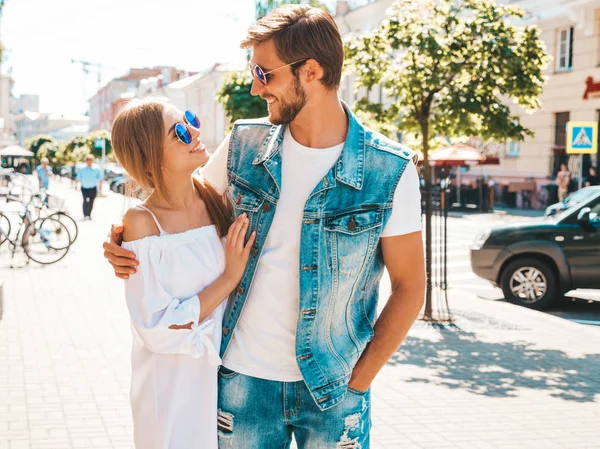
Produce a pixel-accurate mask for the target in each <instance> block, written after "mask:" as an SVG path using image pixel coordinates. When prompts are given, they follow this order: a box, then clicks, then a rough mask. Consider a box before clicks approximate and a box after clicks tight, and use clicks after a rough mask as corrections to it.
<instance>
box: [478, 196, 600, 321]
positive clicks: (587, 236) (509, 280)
mask: <svg viewBox="0 0 600 449" xmlns="http://www.w3.org/2000/svg"><path fill="white" fill-rule="evenodd" d="M471 266H472V268H473V272H474V273H475V274H476V275H477V276H480V277H482V278H484V279H487V280H489V281H491V282H492V283H493V284H494V285H497V286H499V287H500V288H502V291H503V292H504V297H505V298H506V299H507V300H509V301H512V302H515V303H519V304H522V305H524V306H526V307H530V308H532V309H538V310H541V309H546V308H548V307H550V306H551V305H552V304H553V303H554V302H555V301H556V300H557V299H559V298H562V297H563V295H564V294H565V293H566V292H568V291H569V290H573V289H576V288H590V289H600V192H597V193H596V194H594V195H593V196H591V197H590V198H589V199H587V200H585V201H583V202H582V203H579V204H577V205H575V206H573V207H571V208H569V209H567V210H565V211H562V212H559V213H558V214H557V215H555V216H554V217H548V218H546V219H544V220H540V221H535V222H529V223H515V224H511V225H507V226H502V227H498V228H494V229H489V230H488V231H486V232H484V233H482V234H480V235H478V236H477V238H476V239H475V242H474V243H473V245H472V246H471Z"/></svg>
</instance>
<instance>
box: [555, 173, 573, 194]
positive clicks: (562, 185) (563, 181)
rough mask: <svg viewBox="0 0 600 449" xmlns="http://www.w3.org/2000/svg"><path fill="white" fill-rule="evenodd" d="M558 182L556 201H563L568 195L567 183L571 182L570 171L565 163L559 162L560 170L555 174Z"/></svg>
mask: <svg viewBox="0 0 600 449" xmlns="http://www.w3.org/2000/svg"><path fill="white" fill-rule="evenodd" d="M556 183H557V184H558V201H563V200H564V199H565V198H566V197H567V196H568V195H569V184H570V183H571V173H570V172H569V169H568V168H567V164H560V171H559V172H558V174H557V175H556Z"/></svg>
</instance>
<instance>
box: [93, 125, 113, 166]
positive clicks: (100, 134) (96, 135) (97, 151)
mask: <svg viewBox="0 0 600 449" xmlns="http://www.w3.org/2000/svg"><path fill="white" fill-rule="evenodd" d="M96 139H105V141H106V156H107V157H108V158H109V159H112V152H113V151H112V144H111V140H110V132H109V131H107V130H105V129H101V130H98V131H94V132H92V133H91V134H90V135H89V136H87V138H86V146H87V147H88V148H90V150H91V153H92V154H93V155H94V156H95V157H97V158H99V157H102V148H96V145H95V142H96Z"/></svg>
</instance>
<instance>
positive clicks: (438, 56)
mask: <svg viewBox="0 0 600 449" xmlns="http://www.w3.org/2000/svg"><path fill="white" fill-rule="evenodd" d="M521 17H523V12H522V11H521V10H520V9H518V8H516V7H514V6H507V5H498V4H496V3H495V2H494V1H493V0H437V1H435V0H398V1H397V2H396V3H395V4H394V6H393V7H392V9H391V13H390V16H389V18H388V20H386V21H384V22H383V23H382V24H381V26H380V27H379V28H378V29H377V30H375V31H374V32H373V33H371V34H369V35H365V36H362V37H359V38H357V39H355V40H352V41H351V42H348V43H347V45H346V61H347V64H348V66H349V67H350V69H351V70H352V71H354V73H356V76H357V86H358V87H364V88H366V89H367V90H370V89H372V88H373V87H375V86H378V85H380V86H382V87H383V89H384V90H385V93H386V95H387V97H388V98H389V99H390V101H389V102H383V103H373V102H370V101H369V100H368V98H362V99H361V100H360V101H359V102H358V103H357V104H356V108H357V109H358V110H360V111H361V113H362V114H365V115H366V116H367V117H368V118H369V119H371V120H374V121H377V122H379V123H381V125H380V126H387V127H388V128H390V129H397V130H398V131H408V132H416V133H419V134H420V136H421V140H422V145H423V167H424V175H425V176H424V177H425V186H426V191H425V195H424V196H425V215H426V222H425V241H426V250H425V256H426V270H427V283H428V284H427V297H426V305H425V317H426V318H428V319H430V318H432V315H431V314H432V305H431V267H432V265H431V246H432V244H431V211H432V209H431V189H430V186H431V172H430V167H429V157H428V150H429V148H430V143H431V140H432V136H436V135H437V136H445V137H448V138H450V137H454V136H478V137H481V138H483V139H485V140H489V139H493V140H496V141H504V140H506V139H512V140H516V141H520V140H523V139H524V138H525V137H526V136H533V132H532V131H531V130H529V129H526V128H525V127H524V126H523V125H522V124H521V122H520V120H519V116H518V115H517V113H516V109H517V108H522V109H524V110H526V111H534V110H536V109H538V108H539V107H540V102H539V96H540V94H541V93H542V90H543V86H544V82H545V77H544V75H543V71H544V68H545V66H546V64H547V63H548V61H549V57H548V55H547V54H546V51H545V48H544V44H543V42H542V41H541V40H540V38H539V30H538V29H537V28H536V27H533V26H526V27H519V26H517V25H516V24H515V21H516V19H518V18H521ZM511 104H512V106H513V107H511Z"/></svg>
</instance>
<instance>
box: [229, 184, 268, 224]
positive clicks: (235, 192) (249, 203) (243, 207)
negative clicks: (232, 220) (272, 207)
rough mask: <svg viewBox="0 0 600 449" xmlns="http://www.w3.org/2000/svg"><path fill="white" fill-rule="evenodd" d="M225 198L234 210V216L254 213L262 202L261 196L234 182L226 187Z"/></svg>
mask: <svg viewBox="0 0 600 449" xmlns="http://www.w3.org/2000/svg"><path fill="white" fill-rule="evenodd" d="M227 198H229V201H230V202H231V205H232V206H233V208H234V209H235V210H236V214H235V215H236V216H238V215H239V214H240V213H242V212H244V211H246V212H256V211H258V208H259V207H260V206H261V205H262V204H263V202H264V198H263V197H262V196H261V195H259V194H258V193H256V192H255V191H253V190H252V189H250V188H249V187H246V186H245V185H243V184H241V183H239V182H236V181H233V182H232V183H230V184H229V186H228V187H227Z"/></svg>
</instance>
